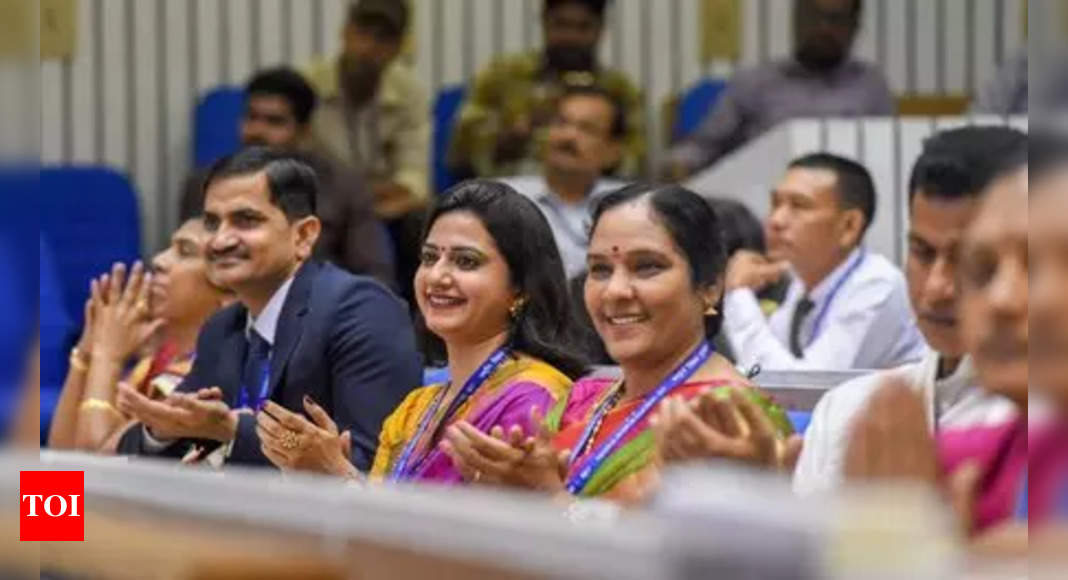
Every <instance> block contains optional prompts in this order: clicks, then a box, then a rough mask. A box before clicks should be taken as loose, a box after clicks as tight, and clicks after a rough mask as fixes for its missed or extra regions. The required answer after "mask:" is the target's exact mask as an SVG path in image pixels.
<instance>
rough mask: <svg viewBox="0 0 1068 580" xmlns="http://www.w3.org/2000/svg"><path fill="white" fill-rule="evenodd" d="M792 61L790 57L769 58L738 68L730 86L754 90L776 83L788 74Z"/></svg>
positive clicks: (735, 88) (736, 88)
mask: <svg viewBox="0 0 1068 580" xmlns="http://www.w3.org/2000/svg"><path fill="white" fill-rule="evenodd" d="M791 66H793V65H792V63H791V61H790V60H789V59H779V60H769V61H767V62H763V63H760V64H756V65H751V66H746V67H743V68H740V69H738V70H737V71H736V72H735V73H734V74H732V75H731V78H730V81H729V82H728V86H729V87H731V88H732V89H733V90H734V91H736V92H737V91H739V90H752V89H758V88H760V87H763V86H766V85H768V84H769V83H775V82H777V81H779V80H782V79H783V78H785V77H786V76H787V74H788V73H789V70H790V68H791Z"/></svg>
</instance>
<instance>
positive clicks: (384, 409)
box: [119, 261, 422, 471]
mask: <svg viewBox="0 0 1068 580" xmlns="http://www.w3.org/2000/svg"><path fill="white" fill-rule="evenodd" d="M247 317H248V310H247V309H246V308H245V307H244V305H241V304H235V305H232V306H230V307H228V308H225V309H223V310H222V311H220V312H218V313H216V314H215V315H214V316H212V317H211V318H210V319H209V320H208V322H207V323H205V325H204V327H203V328H202V329H201V331H200V336H199V337H198V339H197V351H196V352H197V354H196V359H195V360H194V362H193V368H192V370H191V371H190V373H189V375H188V376H187V377H186V378H185V380H184V381H183V382H182V384H181V385H179V386H178V390H179V391H187V392H193V391H196V390H197V389H200V388H204V387H212V386H218V387H219V388H221V389H222V391H223V397H224V400H226V401H227V403H228V404H229V405H230V406H231V407H233V406H234V405H235V404H236V402H237V398H238V396H239V393H240V389H241V372H242V368H243V364H244V357H245V354H246V351H247V346H246V342H247V341H246V338H245V327H246V322H247ZM270 366H271V370H270V386H269V390H268V393H269V395H268V396H269V397H270V399H271V400H272V401H274V402H276V403H278V404H280V405H282V406H283V407H285V408H287V409H289V410H291V411H295V412H298V413H304V406H303V403H302V399H303V397H304V396H305V395H307V396H309V397H311V398H312V399H313V400H315V401H316V402H317V403H319V405H321V406H322V407H323V408H324V409H325V410H326V412H327V413H329V414H330V416H331V417H332V418H333V419H334V422H336V423H337V425H338V429H340V430H341V431H344V430H346V429H348V430H350V431H351V432H352V463H353V464H354V465H355V466H356V467H357V468H359V469H360V470H361V471H367V470H368V469H370V467H371V463H372V462H373V461H374V454H375V449H376V447H377V446H378V435H379V431H380V430H381V427H382V422H383V421H384V420H385V418H386V416H387V415H389V413H390V412H392V411H393V409H395V408H396V407H397V405H399V404H400V402H401V401H402V400H403V399H404V397H405V395H407V394H408V392H409V391H411V390H412V389H413V388H415V387H417V386H418V385H419V383H420V380H421V377H422V375H421V373H422V371H421V360H420V357H419V355H418V354H417V352H416V346H415V336H414V332H413V330H412V325H411V322H410V319H409V318H408V312H407V307H406V306H405V304H404V303H403V302H402V301H401V300H400V299H399V298H397V297H396V296H394V295H393V294H392V293H391V292H390V291H389V290H388V289H386V287H385V286H383V285H381V284H380V283H378V282H377V281H375V280H374V279H372V278H369V277H364V276H354V275H352V274H349V273H348V272H346V271H344V270H341V269H340V268H337V267H336V266H333V265H331V264H328V263H322V262H318V261H311V262H308V263H306V264H304V265H303V266H301V268H300V269H299V270H298V271H297V274H296V276H295V278H294V280H293V284H292V286H290V289H289V294H288V295H287V296H286V300H285V303H284V305H283V306H282V312H281V316H280V317H279V319H278V327H277V330H276V333H275V339H274V345H273V347H272V350H271V363H270ZM143 435H144V434H143V432H142V429H141V427H140V426H139V425H138V426H136V427H135V428H131V429H129V430H127V432H126V433H125V434H124V435H123V437H122V440H121V441H120V444H119V452H120V453H142V454H144V453H147V449H146V447H145V444H144V440H143ZM191 442H192V441H190V440H182V441H177V442H175V443H174V444H172V445H170V446H169V447H168V448H167V449H166V450H164V451H163V452H162V455H167V456H180V455H182V454H183V453H184V452H185V451H186V450H187V449H188V448H189V444H190V443H191ZM202 443H203V442H202ZM208 445H217V443H215V444H213V443H210V442H208ZM229 461H230V462H234V463H244V464H261V465H266V464H269V462H268V460H267V458H266V457H264V455H263V453H262V452H261V451H260V440H259V437H258V436H257V435H256V420H255V418H254V417H253V416H252V415H249V414H247V413H243V414H241V415H240V421H239V424H238V428H237V437H236V440H235V442H234V447H233V450H232V453H231V455H230V459H229Z"/></svg>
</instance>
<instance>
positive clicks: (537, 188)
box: [497, 175, 546, 199]
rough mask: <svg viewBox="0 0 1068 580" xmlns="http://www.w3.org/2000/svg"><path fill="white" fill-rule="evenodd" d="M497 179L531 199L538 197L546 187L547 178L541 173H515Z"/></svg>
mask: <svg viewBox="0 0 1068 580" xmlns="http://www.w3.org/2000/svg"><path fill="white" fill-rule="evenodd" d="M497 181H498V182H500V183H503V184H504V185H507V186H508V187H511V188H512V189H514V190H516V192H518V193H520V194H521V195H524V196H526V197H529V198H531V199H534V198H537V197H538V196H539V195H540V194H541V193H543V192H544V191H545V188H546V186H545V179H544V178H542V177H541V176H540V175H515V176H512V177H502V178H499V179H497Z"/></svg>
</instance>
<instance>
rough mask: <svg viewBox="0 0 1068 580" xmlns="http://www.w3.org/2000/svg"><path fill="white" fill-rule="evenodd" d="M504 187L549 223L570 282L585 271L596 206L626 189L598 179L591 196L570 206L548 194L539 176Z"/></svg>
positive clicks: (507, 181) (513, 179)
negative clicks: (528, 201) (508, 188)
mask: <svg viewBox="0 0 1068 580" xmlns="http://www.w3.org/2000/svg"><path fill="white" fill-rule="evenodd" d="M500 181H501V183H504V184H505V185H508V186H510V187H511V188H512V189H514V190H516V191H518V192H519V193H521V194H523V195H524V196H526V197H527V198H529V199H530V200H531V201H533V202H534V203H535V204H536V205H537V206H538V209H540V210H541V213H542V215H544V216H545V219H546V220H547V221H548V222H549V227H550V228H551V229H552V231H553V239H555V240H556V247H557V249H558V250H559V251H560V258H561V259H562V260H563V261H564V271H565V273H566V274H567V278H568V279H569V280H570V279H572V278H574V277H575V276H578V275H579V274H581V273H582V272H584V271H585V270H586V249H587V248H588V247H589V243H590V242H589V233H588V231H587V230H588V229H589V224H590V217H591V216H590V214H591V213H592V212H593V208H594V206H596V205H597V202H598V201H600V199H601V198H602V197H604V196H605V195H606V194H608V193H609V192H612V191H615V190H617V189H619V188H620V187H623V186H624V185H626V183H624V182H622V181H616V180H613V179H599V180H597V182H596V183H594V184H593V188H592V189H591V190H590V192H589V194H587V195H586V197H585V198H584V199H583V200H582V201H581V202H579V203H568V202H566V201H564V200H562V199H560V197H559V196H558V195H556V194H555V193H553V192H552V191H550V190H549V184H548V183H546V182H545V178H544V177H541V176H540V175H531V176H526V177H510V178H507V179H502V180H500Z"/></svg>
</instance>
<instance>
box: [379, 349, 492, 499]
mask: <svg viewBox="0 0 1068 580" xmlns="http://www.w3.org/2000/svg"><path fill="white" fill-rule="evenodd" d="M507 355H508V350H507V349H506V348H504V347H501V348H499V349H497V350H496V351H494V353H493V354H491V355H490V357H489V358H488V359H486V360H485V362H483V363H482V365H481V366H479V367H478V370H477V371H475V374H473V375H471V376H470V377H468V379H467V382H465V383H464V386H463V388H462V389H460V392H459V393H457V394H456V398H455V399H453V401H452V403H451V404H449V408H448V409H446V410H445V414H444V415H443V416H442V417H441V421H440V423H439V424H440V425H444V424H445V423H446V422H447V421H448V420H449V417H451V416H452V414H453V413H455V412H456V411H457V409H459V408H460V406H461V405H463V404H464V403H465V402H467V400H468V399H470V398H471V395H474V394H475V391H477V390H478V389H479V387H481V386H482V385H483V383H485V382H486V379H488V378H490V375H492V374H493V371H495V370H497V367H498V366H500V364H501V362H503V361H504V359H505V357H506V356H507ZM446 391H448V388H447V387H445V388H442V389H441V391H439V392H438V396H437V397H435V398H434V404H433V405H431V406H430V408H429V409H427V411H426V413H424V414H423V418H422V419H421V420H420V421H419V427H418V428H417V429H416V430H415V433H413V434H412V437H411V438H410V439H408V443H406V444H405V445H404V450H403V451H402V452H401V455H400V457H398V458H397V462H396V463H394V464H393V471H392V472H391V473H390V477H389V479H390V481H401V480H404V479H407V478H409V477H411V475H412V473H414V472H415V471H417V470H418V469H419V467H420V466H421V465H422V460H420V461H419V463H417V464H416V465H414V466H412V469H409V468H408V463H409V461H410V460H411V458H412V454H413V453H414V452H415V448H416V447H417V446H418V444H419V440H420V439H422V438H423V435H424V434H425V433H426V430H427V428H428V427H429V426H430V421H431V420H433V418H434V415H437V413H438V408H440V407H441V403H442V401H444V400H445V392H446ZM427 455H428V454H427V453H424V455H423V458H422V459H423V460H425V459H426V456H427Z"/></svg>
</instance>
